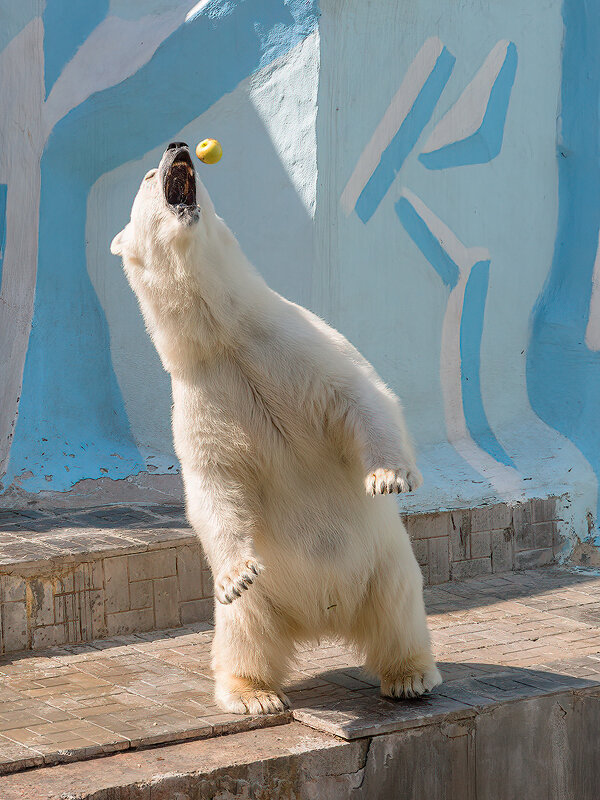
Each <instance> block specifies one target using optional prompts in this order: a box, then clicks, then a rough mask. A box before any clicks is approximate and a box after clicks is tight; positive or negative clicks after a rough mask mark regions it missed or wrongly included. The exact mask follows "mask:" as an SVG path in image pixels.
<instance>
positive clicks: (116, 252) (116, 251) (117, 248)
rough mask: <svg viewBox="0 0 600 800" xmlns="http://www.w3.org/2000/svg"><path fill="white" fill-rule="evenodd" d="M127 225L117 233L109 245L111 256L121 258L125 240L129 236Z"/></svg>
mask: <svg viewBox="0 0 600 800" xmlns="http://www.w3.org/2000/svg"><path fill="white" fill-rule="evenodd" d="M129 224H130V223H128V224H127V225H126V226H125V227H124V228H123V230H122V231H121V232H120V233H117V235H116V236H115V238H114V239H113V240H112V242H111V243H110V252H111V253H112V254H113V256H122V255H123V250H124V248H125V245H126V243H127V238H128V234H129Z"/></svg>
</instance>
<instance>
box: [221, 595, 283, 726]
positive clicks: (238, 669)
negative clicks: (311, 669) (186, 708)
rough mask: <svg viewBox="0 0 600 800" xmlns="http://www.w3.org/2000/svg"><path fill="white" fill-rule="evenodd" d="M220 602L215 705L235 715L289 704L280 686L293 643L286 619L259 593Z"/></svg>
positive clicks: (265, 712)
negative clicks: (278, 618) (272, 610)
mask: <svg viewBox="0 0 600 800" xmlns="http://www.w3.org/2000/svg"><path fill="white" fill-rule="evenodd" d="M257 594H258V593H257ZM216 606H217V607H216V620H215V638H214V640H213V650H212V654H213V672H214V677H215V699H216V701H217V703H218V704H219V705H220V706H221V708H223V709H225V710H226V711H231V712H233V713H235V714H271V713H274V712H277V711H284V710H285V709H286V708H289V700H288V699H287V697H286V696H285V695H284V694H283V692H282V690H281V686H282V683H283V679H284V677H285V673H286V670H287V667H288V664H289V661H290V659H291V656H292V654H293V649H294V645H293V642H292V640H291V638H290V636H289V635H288V633H287V632H286V630H285V626H284V625H283V623H278V622H276V621H275V619H274V618H273V615H272V613H269V610H268V607H267V604H266V603H265V602H263V601H262V598H259V597H257V596H256V595H255V596H254V597H251V596H250V595H249V594H247V595H244V596H243V597H241V598H239V599H238V600H237V601H236V602H235V603H232V604H231V605H228V606H223V605H221V604H219V603H217V604H216Z"/></svg>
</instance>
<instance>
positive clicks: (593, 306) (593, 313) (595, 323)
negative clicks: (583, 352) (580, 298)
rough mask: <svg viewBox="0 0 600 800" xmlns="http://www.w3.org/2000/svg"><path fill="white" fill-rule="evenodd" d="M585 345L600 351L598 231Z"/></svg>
mask: <svg viewBox="0 0 600 800" xmlns="http://www.w3.org/2000/svg"><path fill="white" fill-rule="evenodd" d="M585 343H586V345H587V346H588V347H589V349H590V350H594V351H596V350H600V231H598V248H597V250H596V260H595V261H594V272H593V274H592V294H591V297H590V312H589V316H588V324H587V328H586V329H585Z"/></svg>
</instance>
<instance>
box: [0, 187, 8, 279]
mask: <svg viewBox="0 0 600 800" xmlns="http://www.w3.org/2000/svg"><path fill="white" fill-rule="evenodd" d="M7 189H8V186H7V185H6V184H5V183H0V287H1V286H2V264H3V262H4V246H5V244H6V193H7Z"/></svg>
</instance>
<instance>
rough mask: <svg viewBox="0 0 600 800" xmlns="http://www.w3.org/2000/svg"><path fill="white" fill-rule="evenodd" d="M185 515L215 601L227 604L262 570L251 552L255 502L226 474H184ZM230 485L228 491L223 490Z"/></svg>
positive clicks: (246, 489) (246, 587)
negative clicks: (199, 548)
mask: <svg viewBox="0 0 600 800" xmlns="http://www.w3.org/2000/svg"><path fill="white" fill-rule="evenodd" d="M184 479H185V485H186V498H187V516H188V519H189V521H190V523H191V525H192V527H193V528H194V530H195V532H196V534H197V535H198V538H199V539H200V541H201V542H202V547H203V549H204V552H205V553H206V557H207V559H208V563H209V565H210V568H211V571H212V574H213V582H214V593H215V598H216V599H217V601H218V602H219V603H222V604H223V605H229V604H230V603H233V602H234V601H235V600H237V599H238V598H240V597H241V596H242V594H244V593H245V592H246V591H247V590H248V589H250V588H251V587H252V585H253V584H254V583H256V581H257V580H259V576H260V574H261V572H262V571H263V565H262V564H261V563H260V561H259V559H258V558H257V555H256V553H255V551H254V538H255V533H256V528H257V522H256V519H257V512H256V509H257V503H256V500H255V499H254V498H253V497H252V496H251V491H250V489H249V488H247V487H242V486H240V485H239V484H238V485H237V487H236V488H233V487H232V486H231V484H232V481H231V478H230V477H229V476H228V475H225V474H223V473H222V472H221V471H220V472H219V474H215V475H209V476H207V475H197V474H195V473H192V474H190V472H189V471H188V472H187V474H186V472H185V470H184ZM228 485H229V489H227V490H226V489H225V488H224V487H227V486H228Z"/></svg>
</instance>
